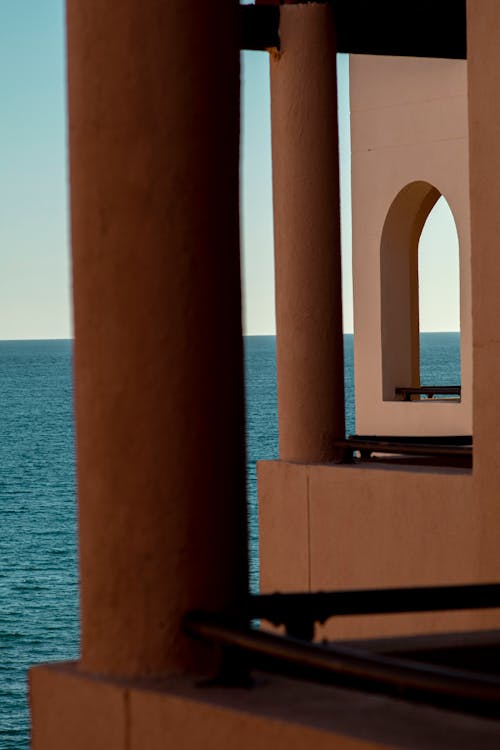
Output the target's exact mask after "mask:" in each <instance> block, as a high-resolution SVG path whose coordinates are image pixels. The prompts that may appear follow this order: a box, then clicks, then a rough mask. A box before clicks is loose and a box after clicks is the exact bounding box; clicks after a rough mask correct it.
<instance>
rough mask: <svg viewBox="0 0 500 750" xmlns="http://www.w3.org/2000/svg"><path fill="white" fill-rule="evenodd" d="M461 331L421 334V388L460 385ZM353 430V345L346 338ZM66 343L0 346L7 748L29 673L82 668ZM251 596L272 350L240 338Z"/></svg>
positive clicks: (270, 422) (1, 664) (1, 627)
mask: <svg viewBox="0 0 500 750" xmlns="http://www.w3.org/2000/svg"><path fill="white" fill-rule="evenodd" d="M459 350H460V338H459V334H458V333H423V334H421V373H422V382H423V384H427V385H449V384H457V383H459V382H460V351H459ZM344 354H345V394H346V432H347V434H351V433H353V432H354V431H355V430H354V416H355V415H354V377H353V337H352V335H350V334H346V335H345V336H344ZM71 364H72V343H71V341H61V340H57V341H2V342H0V516H1V517H0V750H25V749H27V748H28V747H29V716H28V705H27V688H26V684H27V683H26V671H27V669H28V667H29V666H30V665H31V664H36V663H40V662H49V661H63V660H67V659H75V658H78V650H79V642H78V573H77V549H76V508H75V456H74V429H73V408H72V368H71ZM245 381H246V383H245V387H246V411H247V493H248V515H249V547H250V587H251V589H252V590H254V591H256V590H257V589H258V575H259V569H258V526H257V491H256V472H255V464H256V461H257V460H259V459H272V458H276V457H277V455H278V418H277V398H276V342H275V338H274V336H247V337H245Z"/></svg>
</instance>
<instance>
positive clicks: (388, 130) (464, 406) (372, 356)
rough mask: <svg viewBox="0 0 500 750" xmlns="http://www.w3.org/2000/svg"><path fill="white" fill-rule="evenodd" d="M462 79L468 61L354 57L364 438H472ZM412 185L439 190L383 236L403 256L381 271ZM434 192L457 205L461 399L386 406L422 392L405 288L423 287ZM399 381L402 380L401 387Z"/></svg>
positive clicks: (358, 346)
mask: <svg viewBox="0 0 500 750" xmlns="http://www.w3.org/2000/svg"><path fill="white" fill-rule="evenodd" d="M466 76H467V68H466V63H465V62H463V61H457V60H428V59H413V58H384V57H372V56H366V55H352V56H351V62H350V95H351V148H352V205H353V209H352V218H353V284H354V332H355V338H354V356H355V389H356V431H357V432H358V433H359V434H385V435H447V434H448V435H449V434H471V432H472V343H471V342H472V315H471V296H470V283H471V282H470V221H469V176H468V175H469V171H468V163H469V152H468V125H467V104H468V102H467V80H466ZM411 183H418V184H421V185H426V184H427V185H428V186H429V190H432V187H434V188H436V189H437V191H439V192H435V194H432V193H430V192H429V190H427V192H425V191H424V192H422V191H421V192H420V193H418V191H414V193H413V197H411V196H409V199H408V200H407V201H406V203H404V202H403V203H401V205H399V208H398V210H399V214H397V215H396V216H393V218H392V221H393V225H394V224H396V227H397V223H398V222H400V223H402V225H403V228H402V229H401V230H400V231H394V230H393V233H392V237H389V238H388V241H389V242H391V241H392V243H393V244H396V245H397V247H396V248H395V249H393V250H392V249H391V252H392V255H391V257H390V262H389V263H388V265H387V267H386V268H385V267H384V264H383V263H382V262H381V260H382V259H381V246H382V245H383V232H384V225H385V221H386V217H387V216H388V213H389V210H390V209H391V206H393V203H394V201H395V199H396V197H397V196H398V194H399V193H400V191H402V190H403V189H404V188H405V187H406V186H408V185H410V184H411ZM439 194H442V195H444V196H445V198H446V200H447V201H448V203H449V205H450V208H451V211H452V213H453V216H454V219H455V223H456V227H457V232H458V237H459V246H460V251H459V252H460V273H461V282H460V322H461V363H462V398H461V403H436V402H426V401H420V402H411V403H401V402H397V401H394V400H390V399H393V398H394V396H393V393H394V386H395V385H400V386H405V385H406V386H407V385H418V384H419V382H418V297H415V299H414V300H413V301H412V299H410V296H409V293H408V284H409V283H410V284H411V282H409V281H408V279H409V276H410V275H411V274H412V273H413V274H414V276H415V278H414V286H415V288H416V283H417V278H416V274H417V273H418V271H417V257H416V253H417V248H418V237H419V235H420V231H421V228H422V226H423V224H424V222H425V218H426V216H427V213H428V212H429V211H430V209H431V208H432V205H433V202H435V200H437V197H439ZM425 201H427V206H426V205H425ZM412 217H414V219H413V220H412ZM405 221H406V222H407V223H408V227H407V230H404V222H405ZM409 247H411V252H412V253H413V261H412V267H411V268H410V266H405V265H404V259H405V252H406V251H407V249H408V248H409ZM398 253H400V258H399V259H398V257H397V255H398ZM443 283H445V280H443ZM384 304H385V305H386V307H385V308H384V307H383V306H384ZM387 326H389V330H388V329H387ZM383 348H384V352H385V356H384V357H383V356H382V349H383ZM411 348H413V351H414V357H413V361H411V354H410V349H411ZM403 379H404V380H405V381H406V382H398V380H403Z"/></svg>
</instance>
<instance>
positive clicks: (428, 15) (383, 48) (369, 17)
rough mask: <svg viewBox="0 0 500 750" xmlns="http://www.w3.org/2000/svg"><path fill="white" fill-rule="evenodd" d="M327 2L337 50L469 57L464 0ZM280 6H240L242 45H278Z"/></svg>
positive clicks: (271, 1)
mask: <svg viewBox="0 0 500 750" xmlns="http://www.w3.org/2000/svg"><path fill="white" fill-rule="evenodd" d="M316 1H317V0H316ZM261 2H262V0H261ZM326 2H331V3H332V6H333V10H334V14H335V21H336V28H337V49H338V51H339V52H347V53H354V54H365V55H389V56H406V57H408V56H409V57H438V58H439V57H441V58H454V59H466V57H467V24H466V0H378V1H377V0H373V1H372V2H367V0H326ZM287 4H288V3H287ZM293 4H298V3H295V2H294V3H293ZM279 5H280V3H279V2H275V1H274V0H266V2H265V4H256V5H242V6H240V13H241V18H242V24H241V28H242V35H241V42H242V49H268V48H269V47H278V48H279Z"/></svg>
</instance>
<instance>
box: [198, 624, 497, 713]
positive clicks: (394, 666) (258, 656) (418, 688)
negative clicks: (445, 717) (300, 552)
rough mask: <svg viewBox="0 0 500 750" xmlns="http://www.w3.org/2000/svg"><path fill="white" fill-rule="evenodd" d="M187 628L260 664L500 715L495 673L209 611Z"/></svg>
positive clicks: (297, 673) (288, 672) (259, 665)
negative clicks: (248, 625) (310, 639)
mask: <svg viewBox="0 0 500 750" xmlns="http://www.w3.org/2000/svg"><path fill="white" fill-rule="evenodd" d="M185 629H186V631H187V632H188V633H189V634H190V635H192V636H195V637H198V638H202V639H205V640H208V641H212V642H215V643H218V644H219V645H221V646H222V647H223V648H231V649H239V650H241V651H242V652H244V653H245V654H246V655H247V657H249V660H250V662H251V664H252V666H254V667H255V668H259V669H264V670H269V671H279V672H282V673H285V674H289V675H292V676H295V677H302V678H307V679H313V680H319V681H322V682H331V683H337V684H338V683H339V682H340V684H342V685H344V686H347V687H355V688H357V689H360V688H361V689H369V690H377V691H378V692H384V693H389V694H391V693H396V694H397V695H398V697H402V696H404V697H407V698H409V697H411V698H416V699H419V700H423V701H425V702H431V703H433V704H435V703H439V702H440V701H443V700H444V701H445V702H446V703H449V702H450V701H451V702H453V701H455V702H457V703H458V705H459V707H460V708H461V710H467V711H470V712H472V713H475V712H478V713H483V712H484V713H490V712H491V713H496V714H497V715H498V709H499V706H500V680H499V679H498V678H496V677H492V676H489V675H483V674H479V673H475V672H466V671H463V670H457V669H450V668H448V667H443V666H436V665H431V664H425V663H418V662H413V661H411V660H409V659H400V658H394V657H389V656H387V655H384V656H382V655H380V654H373V653H368V652H366V651H363V650H361V649H357V648H353V647H352V646H349V647H347V646H342V645H339V644H328V645H319V644H309V643H301V642H300V641H297V640H294V639H291V638H284V637H281V636H275V635H272V634H270V633H266V632H262V631H256V630H252V629H243V628H240V627H237V626H234V625H232V624H231V623H230V622H228V621H227V620H224V619H223V618H220V617H217V616H214V615H208V614H205V613H193V614H191V615H189V616H188V617H187V619H186V621H185Z"/></svg>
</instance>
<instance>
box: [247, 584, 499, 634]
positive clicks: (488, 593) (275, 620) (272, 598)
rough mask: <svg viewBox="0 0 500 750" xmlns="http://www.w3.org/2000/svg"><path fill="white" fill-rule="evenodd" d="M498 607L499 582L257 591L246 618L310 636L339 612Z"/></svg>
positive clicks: (373, 612) (357, 613) (370, 612)
mask: <svg viewBox="0 0 500 750" xmlns="http://www.w3.org/2000/svg"><path fill="white" fill-rule="evenodd" d="M496 608H500V584H498V583H484V584H468V585H453V586H420V587H413V588H389V589H360V590H354V591H334V592H323V591H320V592H317V593H296V594H279V593H276V594H258V595H255V594H254V595H252V596H250V599H249V617H250V618H254V619H265V620H268V621H269V622H271V623H272V624H273V625H285V627H286V629H287V632H288V633H289V634H290V635H292V634H296V635H298V636H299V637H302V638H304V639H306V640H309V639H311V638H312V634H313V631H314V623H316V622H319V623H323V622H326V620H328V619H329V618H330V617H335V616H339V615H373V614H396V613H401V612H443V611H447V610H464V609H496Z"/></svg>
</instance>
